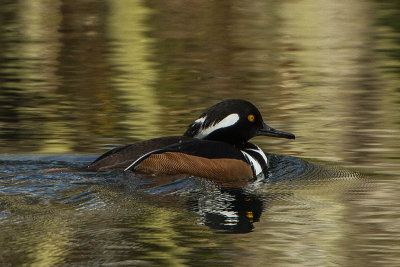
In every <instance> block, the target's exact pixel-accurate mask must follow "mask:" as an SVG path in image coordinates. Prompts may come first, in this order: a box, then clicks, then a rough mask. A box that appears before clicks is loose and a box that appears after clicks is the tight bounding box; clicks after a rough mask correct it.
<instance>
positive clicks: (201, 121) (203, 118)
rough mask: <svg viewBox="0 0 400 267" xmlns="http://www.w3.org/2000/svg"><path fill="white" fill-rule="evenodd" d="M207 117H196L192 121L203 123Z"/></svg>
mask: <svg viewBox="0 0 400 267" xmlns="http://www.w3.org/2000/svg"><path fill="white" fill-rule="evenodd" d="M206 119H207V116H204V117H201V118H198V119H197V120H195V121H194V123H203V122H204V121H205V120H206Z"/></svg>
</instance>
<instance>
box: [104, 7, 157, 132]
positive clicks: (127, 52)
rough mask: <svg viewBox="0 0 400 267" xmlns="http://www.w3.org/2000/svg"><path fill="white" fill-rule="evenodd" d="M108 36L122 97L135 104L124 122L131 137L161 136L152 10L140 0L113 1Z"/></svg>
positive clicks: (117, 86) (114, 81)
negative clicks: (151, 35) (148, 24)
mask: <svg viewBox="0 0 400 267" xmlns="http://www.w3.org/2000/svg"><path fill="white" fill-rule="evenodd" d="M109 8H110V15H109V17H108V26H107V30H108V33H109V35H108V38H110V39H111V41H110V45H111V52H112V53H111V56H110V57H109V61H110V63H111V64H112V66H114V69H115V71H117V73H118V74H117V75H116V76H115V77H113V78H112V81H113V83H114V84H115V86H116V89H117V90H119V91H121V93H122V97H121V101H122V102H123V103H124V104H126V105H127V106H130V107H132V108H131V109H132V110H131V111H130V112H128V114H126V115H125V116H124V121H122V123H123V124H124V125H126V126H127V127H128V128H129V131H128V132H127V133H126V134H129V136H130V137H132V138H143V137H145V136H146V137H158V136H159V133H160V127H161V126H162V122H161V121H160V120H159V116H160V114H161V112H162V109H161V105H160V103H158V101H157V100H158V99H157V92H156V91H155V88H154V84H155V83H156V80H157V72H156V71H155V63H153V62H151V61H150V56H151V54H152V51H153V49H152V44H153V42H154V41H153V40H152V39H151V38H150V37H148V36H147V35H146V32H147V31H149V28H148V27H147V26H146V25H145V24H144V23H145V21H147V20H149V16H150V14H151V10H150V9H149V8H147V7H145V6H144V5H143V3H142V2H141V1H110V2H109Z"/></svg>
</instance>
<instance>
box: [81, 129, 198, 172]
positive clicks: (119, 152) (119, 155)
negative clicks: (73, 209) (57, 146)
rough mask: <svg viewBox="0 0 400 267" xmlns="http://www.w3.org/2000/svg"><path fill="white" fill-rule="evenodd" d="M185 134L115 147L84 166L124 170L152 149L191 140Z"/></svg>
mask: <svg viewBox="0 0 400 267" xmlns="http://www.w3.org/2000/svg"><path fill="white" fill-rule="evenodd" d="M192 139H193V138H191V137H187V136H167V137H160V138H154V139H150V140H146V141H142V142H137V143H134V144H131V145H126V146H121V147H116V148H114V149H112V150H110V151H108V152H106V153H104V154H103V155H101V156H100V157H98V158H97V159H96V160H95V161H93V162H92V163H91V164H90V165H89V166H87V167H86V170H87V171H106V170H124V169H125V168H127V167H128V166H129V165H130V164H131V163H132V162H134V161H135V160H137V159H138V158H140V157H141V156H143V155H144V154H146V153H149V152H151V151H153V150H156V149H160V148H163V147H165V146H169V145H171V144H176V143H180V142H184V141H189V140H192Z"/></svg>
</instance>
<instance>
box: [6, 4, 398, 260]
mask: <svg viewBox="0 0 400 267" xmlns="http://www.w3.org/2000/svg"><path fill="white" fill-rule="evenodd" d="M78 2H79V3H78ZM399 12H400V6H399V4H398V3H397V2H396V1H370V0H367V1H334V2H332V1H283V2H282V1H278V2H277V1H244V2H243V1H223V2H222V1H201V2H197V1H184V2H183V1H182V2H179V1H178V2H171V1H158V0H154V1H147V2H144V1H106V0H103V1H91V0H88V1H83V2H82V1H50V0H39V1H27V0H20V1H5V2H1V3H0V147H1V149H0V224H1V230H0V240H1V242H0V244H1V245H0V251H1V252H0V263H1V265H5V266H7V265H12V266H13V265H24V264H26V265H37V266H46V265H47V266H54V265H106V266H107V265H140V266H142V265H146V264H147V265H162V266H165V265H170V266H180V265H182V266H185V265H194V266H203V265H207V266H218V265H236V266H242V265H246V266H249V265H251V266H253V265H260V266H263V265H265V264H266V263H268V264H269V265H276V266H282V265H285V266H287V265H294V266H299V265H300V266H308V265H311V266H331V265H340V266H376V265H384V266H398V265H400V257H399V255H400V245H399V244H400V230H399V229H400V217H399V215H398V214H400V209H399V208H398V205H397V203H399V202H400V197H399V196H400V194H399V188H400V182H399V181H400V180H399V179H400V160H399V159H400V89H399V88H400V78H399V77H400V76H399V70H400V61H399V58H400V57H399V55H400V54H399V48H400V42H399V40H400V39H399V38H400V33H399V32H400V28H399V24H398V13H399ZM226 98H244V99H247V100H249V101H251V102H252V103H254V104H255V105H256V106H257V107H258V108H259V109H260V111H261V113H262V114H263V117H264V120H265V121H266V122H267V123H268V124H269V125H271V126H273V127H274V128H277V129H281V130H284V131H288V132H293V133H294V134H296V140H293V141H292V140H284V139H273V138H266V137H258V138H255V139H254V140H253V142H254V143H256V144H257V145H259V146H260V147H261V148H263V149H264V151H266V152H268V153H270V154H269V155H268V157H269V159H270V161H271V170H270V176H269V178H268V179H267V180H265V181H261V182H260V181H256V182H248V183H245V184H241V185H237V184H224V185H221V184H216V183H213V182H210V181H206V180H204V179H201V178H195V177H181V178H180V179H177V180H173V181H172V180H168V179H161V180H151V179H150V180H147V179H143V177H139V176H135V175H129V174H124V173H120V172H107V173H101V174H96V173H63V174H44V173H42V172H41V170H43V169H46V168H54V167H77V166H82V165H85V164H88V163H90V162H91V161H92V160H94V159H95V158H96V156H97V155H100V154H101V153H103V152H105V151H107V150H108V149H110V148H112V147H115V146H117V145H121V144H128V143H132V142H136V141H141V140H146V139H149V138H152V137H159V136H166V135H179V134H182V133H183V132H184V131H185V129H186V127H187V125H188V124H189V123H190V122H192V121H193V120H194V119H196V118H197V117H198V116H199V115H200V114H201V113H202V111H203V110H204V109H206V108H207V107H209V106H211V105H212V104H215V103H216V102H218V101H221V100H222V99H226Z"/></svg>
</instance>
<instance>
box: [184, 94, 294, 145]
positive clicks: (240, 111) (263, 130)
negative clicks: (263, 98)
mask: <svg viewBox="0 0 400 267" xmlns="http://www.w3.org/2000/svg"><path fill="white" fill-rule="evenodd" d="M184 135H185V136H189V137H194V138H199V139H207V140H216V141H222V142H226V143H230V144H233V145H236V146H242V145H243V144H244V143H246V142H247V141H248V140H249V139H251V138H253V137H255V136H258V135H265V136H273V137H281V138H289V139H294V138H295V136H294V135H293V134H291V133H286V132H281V131H278V130H275V129H273V128H271V127H269V126H268V125H267V124H265V123H264V121H263V118H262V116H261V114H260V112H259V111H258V109H257V108H256V107H255V106H254V105H253V104H251V103H250V102H248V101H245V100H242V99H229V100H225V101H223V102H220V103H218V104H216V105H214V106H212V107H210V108H209V109H208V110H206V111H205V112H204V113H203V114H202V115H201V116H200V117H199V118H198V119H197V120H196V121H194V122H193V123H192V124H190V125H189V127H188V129H187V130H186V132H185V134H184Z"/></svg>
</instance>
